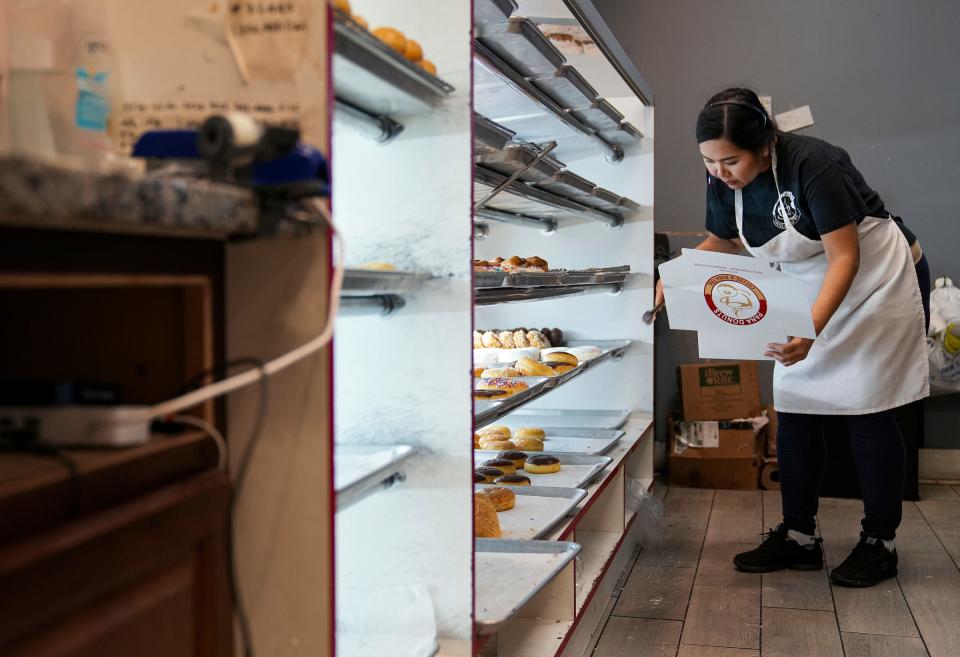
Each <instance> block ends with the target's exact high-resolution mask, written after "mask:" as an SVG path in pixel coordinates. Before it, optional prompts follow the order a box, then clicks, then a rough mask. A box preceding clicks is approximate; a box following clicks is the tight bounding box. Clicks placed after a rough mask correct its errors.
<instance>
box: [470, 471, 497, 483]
mask: <svg viewBox="0 0 960 657" xmlns="http://www.w3.org/2000/svg"><path fill="white" fill-rule="evenodd" d="M499 478H500V477H497V479H499ZM473 483H475V484H486V483H488V482H487V476H486V475H482V474H480V473H479V472H476V471H475V472H474V473H473Z"/></svg>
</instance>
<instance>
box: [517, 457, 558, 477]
mask: <svg viewBox="0 0 960 657" xmlns="http://www.w3.org/2000/svg"><path fill="white" fill-rule="evenodd" d="M523 469H524V470H526V471H527V472H529V473H531V474H551V473H553V472H560V459H558V458H557V457H556V456H550V455H549V454H537V455H535V456H530V457H527V462H526V463H524V464H523Z"/></svg>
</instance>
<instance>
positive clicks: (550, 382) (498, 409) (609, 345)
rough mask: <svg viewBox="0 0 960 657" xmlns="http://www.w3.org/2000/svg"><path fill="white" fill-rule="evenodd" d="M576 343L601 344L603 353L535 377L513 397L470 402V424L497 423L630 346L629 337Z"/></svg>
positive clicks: (616, 357) (615, 356) (623, 351)
mask: <svg viewBox="0 0 960 657" xmlns="http://www.w3.org/2000/svg"><path fill="white" fill-rule="evenodd" d="M577 344H583V345H587V344H589V345H593V346H596V347H600V348H601V349H603V353H601V354H600V355H599V356H597V357H596V358H594V359H593V360H588V361H586V362H584V363H581V364H580V365H579V366H577V367H575V368H574V369H572V370H570V371H569V372H566V373H564V374H561V375H559V376H555V377H545V378H544V379H543V380H542V381H540V380H539V379H540V377H537V379H538V381H537V383H535V384H534V385H532V386H530V388H528V389H527V390H525V391H524V392H523V393H520V394H517V395H514V396H513V397H507V398H506V399H503V400H499V401H475V402H474V403H473V407H474V411H473V426H474V427H475V428H479V427H483V426H486V425H488V424H490V423H491V422H496V421H497V420H499V419H500V418H502V417H504V416H506V415H509V414H510V413H512V412H513V411H515V410H516V409H518V408H520V407H522V406H526V405H527V404H529V403H530V402H532V401H534V400H537V399H539V398H541V397H543V396H544V395H546V394H547V393H549V392H551V391H552V390H556V389H557V388H559V387H560V386H562V385H564V384H566V383H568V382H570V381H572V380H573V379H575V378H577V377H578V376H580V375H581V374H584V373H585V372H589V371H590V370H592V369H594V368H596V367H599V366H600V365H602V364H603V363H605V362H607V361H610V360H614V359H619V358H622V357H623V355H624V354H625V353H626V351H627V349H629V348H630V345H631V344H632V342H631V341H630V340H600V341H597V342H588V341H584V340H578V341H577Z"/></svg>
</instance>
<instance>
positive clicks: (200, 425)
mask: <svg viewBox="0 0 960 657" xmlns="http://www.w3.org/2000/svg"><path fill="white" fill-rule="evenodd" d="M170 419H171V420H172V421H174V422H179V423H180V424H189V425H190V426H191V427H196V428H197V429H200V430H201V431H205V432H207V434H208V435H209V436H210V437H211V438H213V440H214V442H215V443H217V450H218V451H219V452H220V454H219V456H218V457H217V470H224V471H225V470H226V469H227V441H226V440H225V439H224V437H223V434H222V433H220V430H219V429H217V428H216V427H215V426H213V425H212V424H210V423H209V422H207V421H206V420H204V419H201V418H198V417H194V416H192V415H174V416H173V417H171V418H170Z"/></svg>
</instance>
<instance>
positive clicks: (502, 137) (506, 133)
mask: <svg viewBox="0 0 960 657" xmlns="http://www.w3.org/2000/svg"><path fill="white" fill-rule="evenodd" d="M514 136H515V133H514V132H513V130H510V129H508V128H504V127H503V126H502V125H500V124H499V123H496V122H495V121H491V120H490V119H488V118H487V117H485V116H483V115H482V114H477V113H474V115H473V151H474V154H484V153H495V152H497V151H502V150H503V149H504V148H506V147H507V144H509V143H510V142H511V141H513V138H514Z"/></svg>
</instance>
